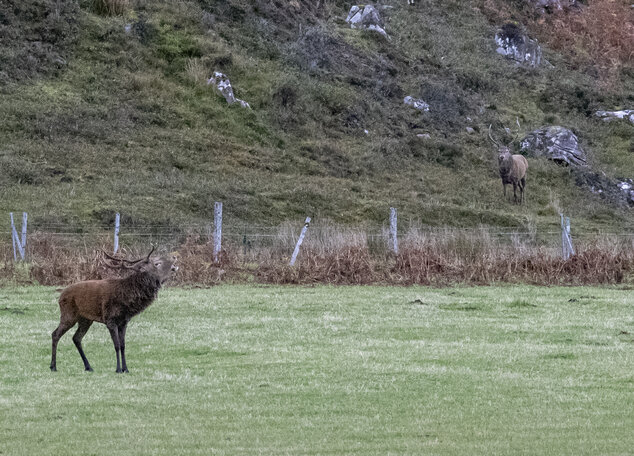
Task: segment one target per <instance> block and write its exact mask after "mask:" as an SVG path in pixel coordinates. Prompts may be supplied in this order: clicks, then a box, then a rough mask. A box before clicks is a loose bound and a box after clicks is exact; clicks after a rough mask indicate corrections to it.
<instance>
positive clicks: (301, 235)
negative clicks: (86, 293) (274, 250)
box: [290, 217, 310, 266]
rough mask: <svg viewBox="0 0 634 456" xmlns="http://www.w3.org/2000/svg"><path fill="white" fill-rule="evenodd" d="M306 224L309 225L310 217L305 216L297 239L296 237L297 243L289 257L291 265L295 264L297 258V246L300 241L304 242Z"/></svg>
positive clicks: (306, 229)
mask: <svg viewBox="0 0 634 456" xmlns="http://www.w3.org/2000/svg"><path fill="white" fill-rule="evenodd" d="M308 225H310V217H306V221H305V222H304V227H303V228H302V232H301V233H300V235H299V239H297V244H296V245H295V250H293V256H292V257H291V262H290V265H291V266H294V265H295V260H297V255H298V254H299V246H300V245H302V242H304V236H306V231H308Z"/></svg>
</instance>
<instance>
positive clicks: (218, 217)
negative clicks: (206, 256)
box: [214, 201, 222, 263]
mask: <svg viewBox="0 0 634 456" xmlns="http://www.w3.org/2000/svg"><path fill="white" fill-rule="evenodd" d="M214 227H215V232H214V262H215V263H217V262H218V255H219V254H220V250H221V249H222V203H220V202H217V201H216V203H215V204H214Z"/></svg>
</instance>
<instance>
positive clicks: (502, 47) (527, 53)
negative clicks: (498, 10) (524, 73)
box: [495, 23, 542, 67]
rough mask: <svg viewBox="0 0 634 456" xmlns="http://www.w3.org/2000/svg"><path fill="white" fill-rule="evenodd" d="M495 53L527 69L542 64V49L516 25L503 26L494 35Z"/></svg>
mask: <svg viewBox="0 0 634 456" xmlns="http://www.w3.org/2000/svg"><path fill="white" fill-rule="evenodd" d="M495 44H497V46H498V47H497V49H496V52H497V53H498V54H501V55H503V56H505V57H507V58H509V59H512V60H515V61H516V62H517V63H519V64H522V65H526V66H529V67H538V66H539V65H541V64H542V48H541V46H540V45H539V43H538V42H537V41H536V40H533V39H531V38H529V37H528V36H527V35H526V34H525V33H524V32H523V31H522V30H521V29H520V28H519V27H518V26H517V25H515V24H510V23H509V24H505V25H504V26H503V27H502V28H501V29H500V30H498V32H497V33H496V34H495Z"/></svg>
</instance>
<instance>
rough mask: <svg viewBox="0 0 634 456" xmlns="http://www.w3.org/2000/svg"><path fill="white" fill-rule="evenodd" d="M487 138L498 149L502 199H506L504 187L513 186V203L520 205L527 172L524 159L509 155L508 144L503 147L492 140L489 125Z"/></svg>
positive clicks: (526, 163)
mask: <svg viewBox="0 0 634 456" xmlns="http://www.w3.org/2000/svg"><path fill="white" fill-rule="evenodd" d="M518 125H519V123H518ZM489 138H490V139H491V141H493V144H495V145H496V146H497V148H498V166H499V168H500V177H501V178H502V187H503V188H504V197H505V198H506V185H507V184H513V201H514V202H516V203H518V204H522V202H523V201H524V189H525V188H526V171H527V170H528V162H527V161H526V157H524V156H523V155H520V154H513V155H511V148H510V144H509V145H508V146H503V145H501V144H500V143H498V142H497V141H496V140H495V139H493V136H492V135H491V125H489ZM511 142H512V141H511ZM518 188H519V190H520V196H519V199H518V197H517V189H518Z"/></svg>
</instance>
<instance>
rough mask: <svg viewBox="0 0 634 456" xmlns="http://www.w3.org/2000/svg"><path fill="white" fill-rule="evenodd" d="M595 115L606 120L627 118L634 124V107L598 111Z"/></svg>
mask: <svg viewBox="0 0 634 456" xmlns="http://www.w3.org/2000/svg"><path fill="white" fill-rule="evenodd" d="M594 115H595V116H597V117H600V118H601V119H603V120H604V121H606V122H609V121H611V120H616V119H627V120H629V121H630V122H631V123H633V124H634V109H625V110H623V111H597V112H596V113H595V114H594Z"/></svg>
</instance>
